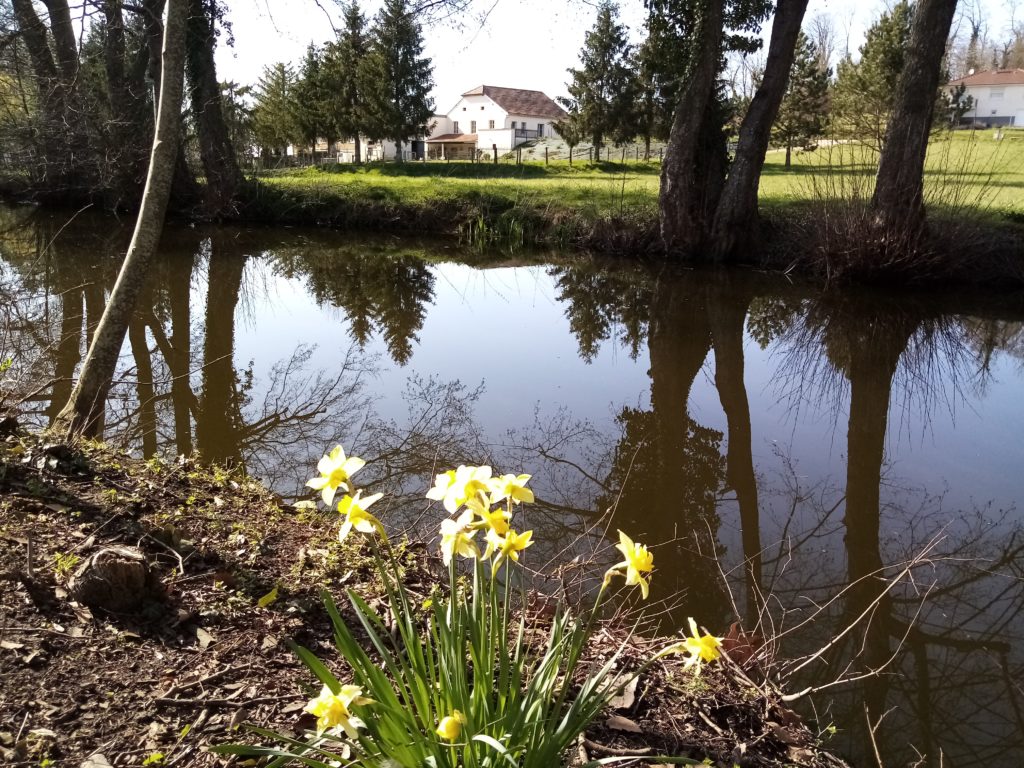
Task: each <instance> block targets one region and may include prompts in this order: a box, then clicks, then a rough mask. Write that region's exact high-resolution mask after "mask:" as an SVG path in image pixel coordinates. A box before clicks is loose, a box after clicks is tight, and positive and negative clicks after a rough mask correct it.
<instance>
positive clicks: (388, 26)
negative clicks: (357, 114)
mask: <svg viewBox="0 0 1024 768" xmlns="http://www.w3.org/2000/svg"><path fill="white" fill-rule="evenodd" d="M433 70H434V68H433V65H432V64H431V63H430V59H428V58H425V57H424V56H423V32H422V30H421V29H420V25H419V24H418V23H417V22H416V19H415V9H414V8H412V7H411V6H410V4H409V2H408V0H384V5H383V7H382V8H381V9H380V11H379V12H378V13H377V16H376V18H375V19H374V23H373V28H372V29H371V30H370V45H369V51H368V53H367V54H366V56H365V57H364V58H363V60H362V62H361V64H360V66H359V77H358V86H359V89H360V92H361V97H362V101H363V105H364V108H365V110H366V112H365V122H364V129H363V130H364V133H365V134H366V136H367V137H368V138H370V139H375V140H384V139H390V140H391V141H393V142H395V144H396V145H397V148H398V156H399V157H401V150H402V143H403V142H404V141H405V140H406V139H408V138H410V137H412V136H418V135H422V134H424V133H426V130H427V123H428V122H429V120H430V117H431V115H433V112H434V102H433V99H431V98H430V96H429V94H430V89H431V88H433V86H434V79H433Z"/></svg>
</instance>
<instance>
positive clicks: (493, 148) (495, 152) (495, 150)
mask: <svg viewBox="0 0 1024 768" xmlns="http://www.w3.org/2000/svg"><path fill="white" fill-rule="evenodd" d="M491 154H492V155H494V164H495V165H497V164H498V145H497V144H491Z"/></svg>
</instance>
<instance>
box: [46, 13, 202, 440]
mask: <svg viewBox="0 0 1024 768" xmlns="http://www.w3.org/2000/svg"><path fill="white" fill-rule="evenodd" d="M187 3H188V0H169V2H168V9H167V25H166V29H165V30H164V49H163V68H162V69H163V73H162V78H161V82H160V106H159V110H158V116H157V124H156V132H155V135H154V137H153V152H152V155H151V157H150V161H149V175H148V177H147V179H146V191H145V193H144V194H143V197H142V206H141V208H140V209H139V215H138V218H137V220H136V222H135V233H134V235H133V236H132V241H131V244H130V245H129V246H128V253H127V255H126V256H125V259H124V264H123V265H122V266H121V272H120V274H119V275H118V277H117V283H116V284H115V285H114V290H113V292H112V293H111V295H110V300H109V301H108V303H107V308H106V310H105V311H104V313H103V318H102V319H101V320H100V325H99V328H98V329H97V330H96V335H95V338H94V339H93V341H92V343H91V344H90V346H89V352H88V354H87V355H86V359H85V364H84V365H83V366H82V373H81V375H80V376H79V379H78V382H77V384H76V385H75V388H74V390H73V391H72V393H71V397H70V399H69V400H68V404H67V405H66V406H64V409H63V410H62V411H61V413H60V417H59V419H58V426H59V427H60V428H64V429H66V430H67V431H68V432H69V433H78V432H82V433H85V434H86V435H90V436H98V434H97V431H98V429H99V425H101V424H102V417H103V414H104V410H105V407H106V400H107V393H108V392H109V390H110V384H111V381H112V380H113V377H114V371H115V369H116V367H117V359H118V356H119V354H120V352H121V346H122V344H123V343H124V337H125V332H126V331H127V329H128V322H129V320H130V319H131V315H132V312H133V311H134V309H135V304H136V300H137V298H138V296H139V293H140V291H141V290H142V286H143V283H144V282H145V280H146V278H147V276H148V266H149V262H150V261H151V260H152V256H153V253H154V252H155V251H156V247H157V244H158V243H159V241H160V234H161V232H162V231H163V225H164V214H165V212H166V210H167V201H168V199H169V197H170V193H171V180H172V178H173V175H174V164H175V160H176V159H177V154H178V130H179V124H180V122H181V96H182V89H183V86H184V72H183V69H184V55H185V20H186V12H187Z"/></svg>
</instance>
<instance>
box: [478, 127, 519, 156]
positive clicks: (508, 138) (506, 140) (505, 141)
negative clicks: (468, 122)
mask: <svg viewBox="0 0 1024 768" xmlns="http://www.w3.org/2000/svg"><path fill="white" fill-rule="evenodd" d="M476 136H477V139H476V148H477V150H478V151H480V152H492V151H493V149H492V148H493V147H494V146H497V148H498V155H499V156H500V155H503V154H505V153H506V152H511V151H512V148H513V147H514V146H515V145H516V144H515V141H516V140H515V131H513V130H512V129H511V128H495V129H494V130H493V131H491V130H487V131H477V132H476ZM521 142H522V140H520V143H521Z"/></svg>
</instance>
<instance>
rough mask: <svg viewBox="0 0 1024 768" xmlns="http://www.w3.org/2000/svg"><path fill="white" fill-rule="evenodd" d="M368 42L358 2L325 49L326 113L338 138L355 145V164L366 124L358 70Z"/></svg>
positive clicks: (348, 9)
mask: <svg viewBox="0 0 1024 768" xmlns="http://www.w3.org/2000/svg"><path fill="white" fill-rule="evenodd" d="M368 47H369V41H368V40H367V36H366V17H365V16H364V15H363V12H362V11H361V10H360V8H359V3H358V2H357V1H356V0H352V2H350V3H349V4H348V5H347V6H345V19H344V26H343V28H342V29H341V31H340V32H339V33H338V39H337V40H336V41H335V42H333V43H331V44H330V45H328V46H327V50H326V52H325V61H324V78H325V81H326V83H327V100H328V102H327V112H328V117H329V118H330V120H331V121H332V123H333V124H334V129H335V132H336V133H337V135H338V138H343V139H348V138H351V139H353V141H354V142H355V161H356V162H357V163H359V162H362V141H361V137H362V134H363V133H364V124H365V122H366V117H365V110H364V108H363V103H362V98H361V93H360V87H359V67H360V65H361V63H362V61H363V59H364V58H365V57H366V54H367V51H368Z"/></svg>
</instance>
